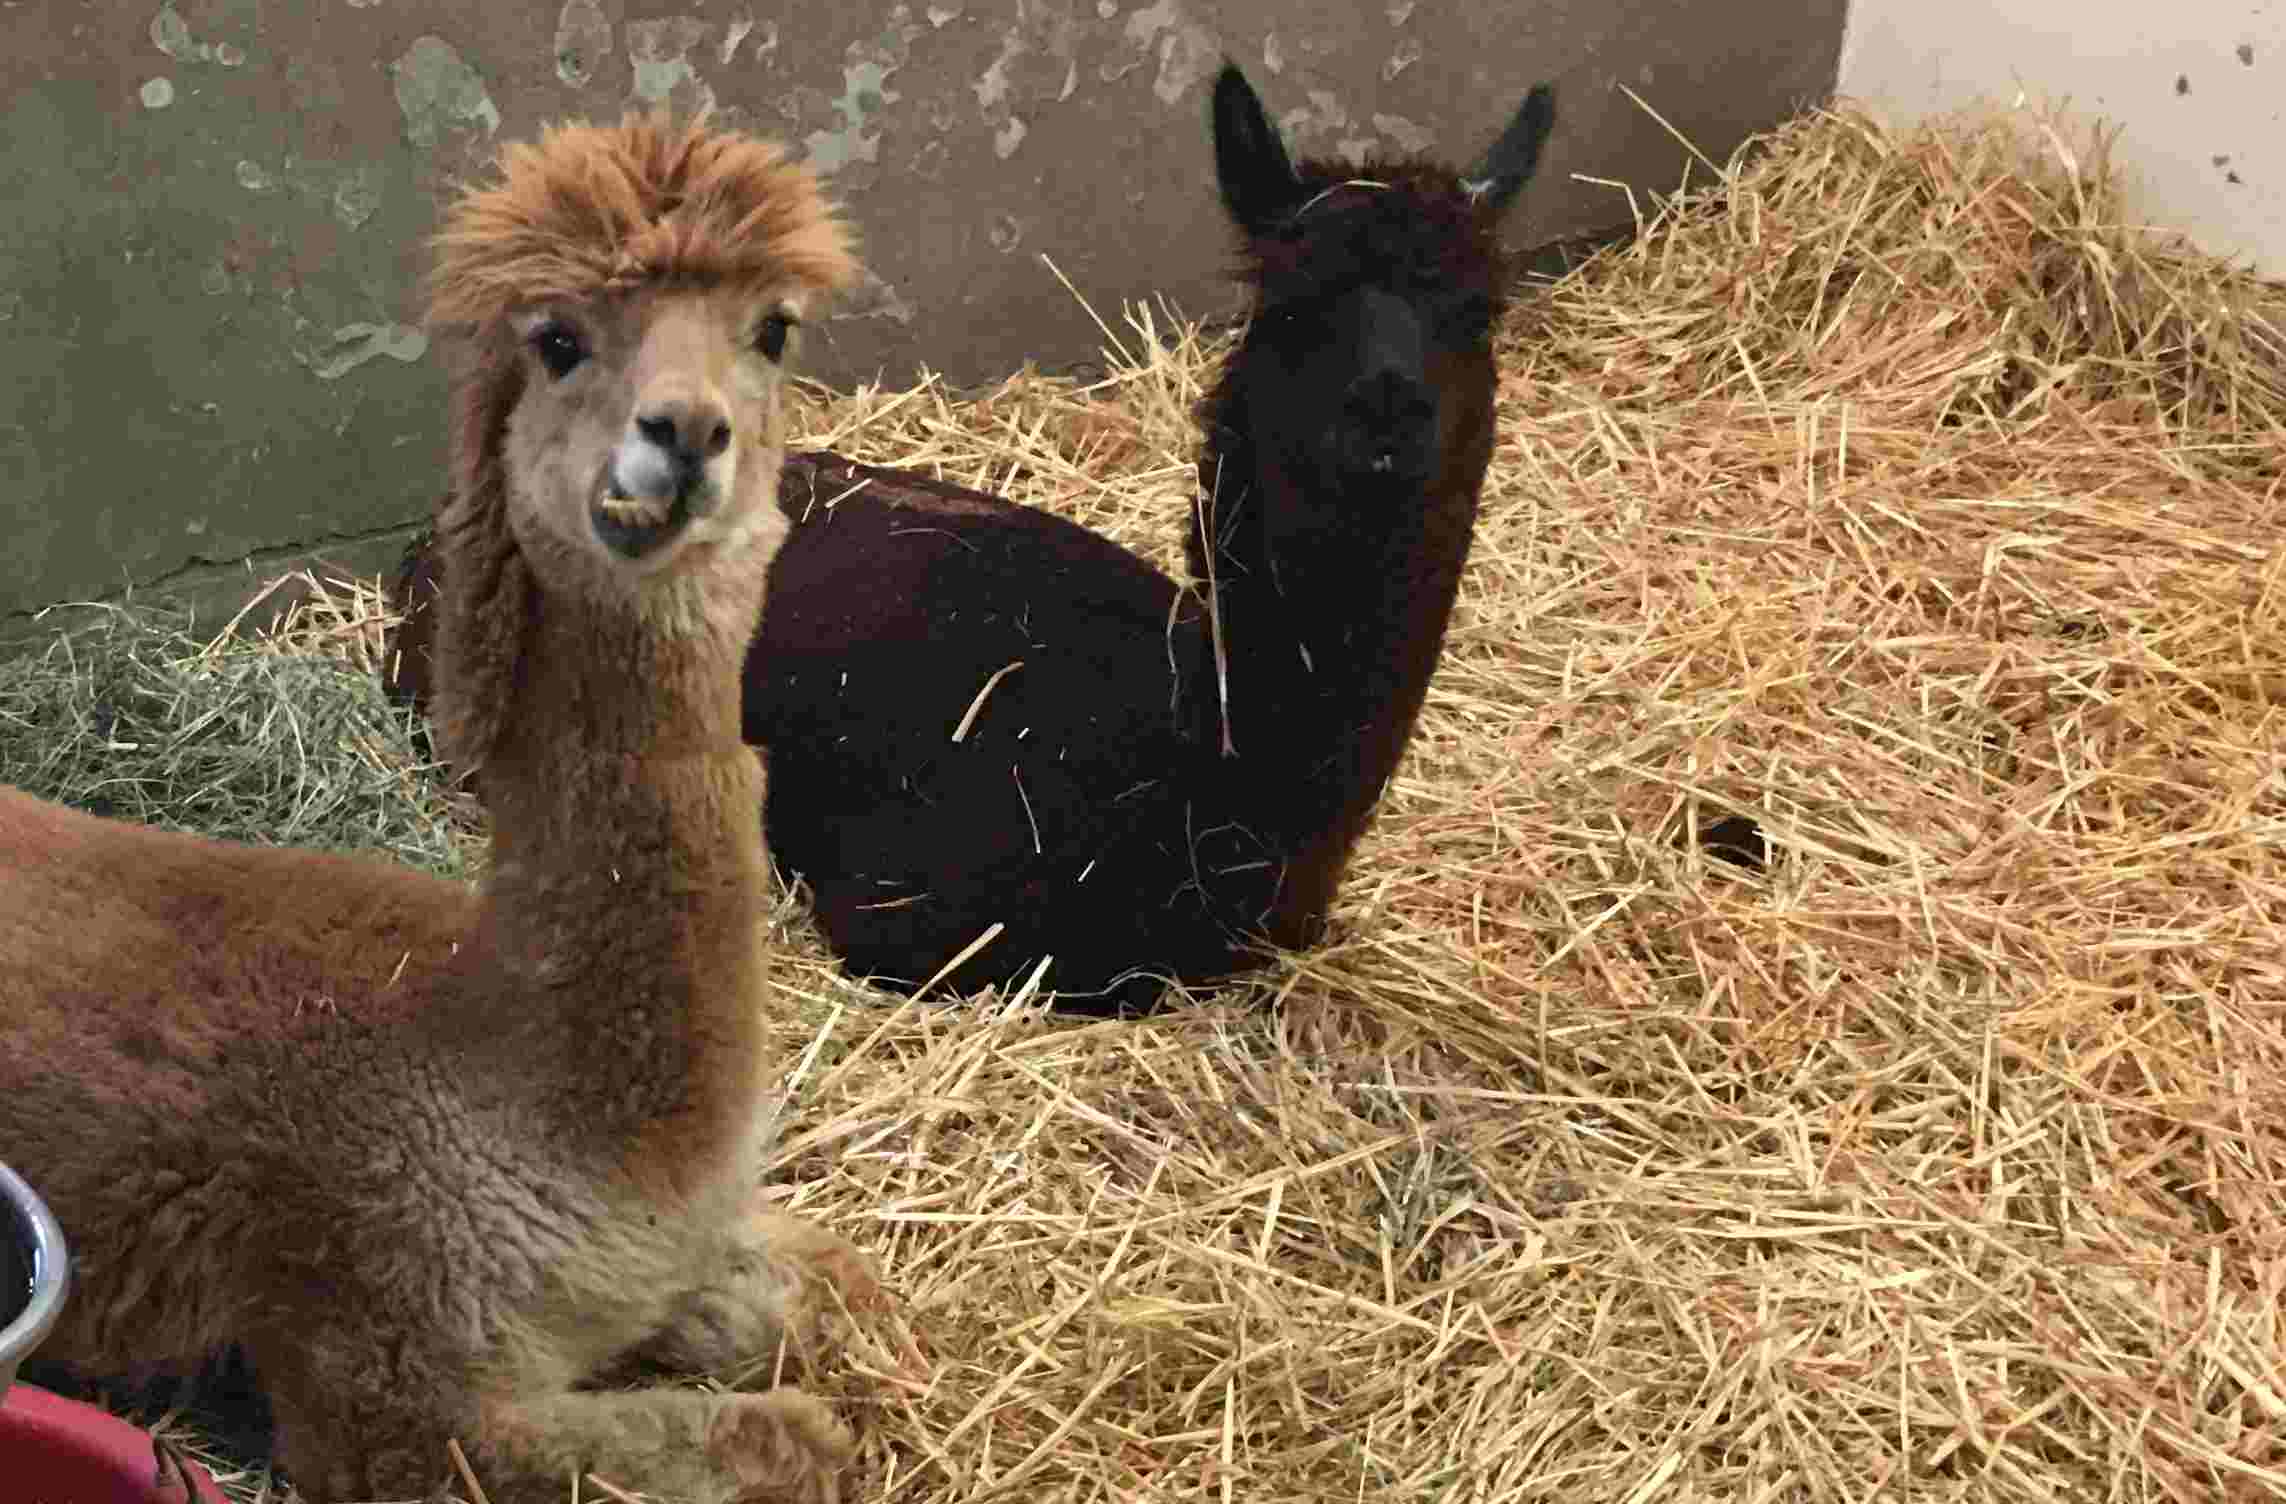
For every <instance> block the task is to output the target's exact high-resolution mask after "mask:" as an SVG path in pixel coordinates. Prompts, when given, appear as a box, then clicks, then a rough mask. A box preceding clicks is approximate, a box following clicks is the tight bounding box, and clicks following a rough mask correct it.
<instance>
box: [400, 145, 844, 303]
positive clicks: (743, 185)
mask: <svg viewBox="0 0 2286 1504" xmlns="http://www.w3.org/2000/svg"><path fill="white" fill-rule="evenodd" d="M852 238H853V237H852V236H851V234H850V231H849V229H848V227H847V226H846V225H845V224H844V223H843V222H842V221H841V219H840V218H839V217H838V216H837V215H836V214H835V212H834V209H833V206H832V205H831V204H829V203H828V202H827V201H826V198H825V195H824V194H823V193H822V192H821V191H820V189H819V187H818V182H817V179H816V177H815V176H813V175H812V174H811V172H810V171H809V169H807V168H805V167H803V166H801V165H800V164H798V163H796V162H792V161H789V160H788V159H787V156H786V152H785V149H784V148H783V147H781V146H779V145H778V144H777V143H775V142H772V141H765V140H762V139H759V138H757V137H754V136H749V135H744V134H741V133H738V132H732V131H722V130H715V129H710V128H709V127H707V126H705V125H703V124H700V123H695V122H694V123H691V124H688V125H684V126H680V127H677V126H674V125H672V124H671V123H669V121H668V120H667V119H666V118H665V117H664V116H662V115H638V114H634V113H630V114H629V115H627V116H626V117H625V118H624V119H623V120H621V121H620V123H619V124H618V125H616V126H606V125H588V124H565V125H557V126H551V127H549V128H548V129H547V130H546V131H545V132H543V133H542V135H541V137H540V139H539V140H538V141H537V142H536V143H518V144H515V145H512V146H509V147H507V148H505V149H504V150H503V151H502V152H501V153H500V158H499V167H498V172H497V175H496V176H495V177H494V179H493V180H492V181H491V182H489V183H487V184H483V185H480V186H476V187H472V188H470V189H469V190H468V191H467V192H466V193H464V194H463V195H462V196H461V199H460V201H459V202H458V203H456V204H455V205H453V207H452V209H451V210H450V211H449V212H448V213H447V214H446V216H445V220H444V227H443V228H442V229H441V230H440V231H439V232H438V233H437V236H436V238H435V240H434V241H433V242H432V244H433V246H434V249H435V252H436V258H437V259H436V268H435V271H434V272H433V273H432V274H431V277H430V279H429V289H428V290H429V309H428V317H429V322H430V324H431V325H432V326H435V327H438V328H440V329H453V328H460V329H473V328H478V327H482V326H485V325H488V324H491V323H493V322H494V321H496V320H498V319H500V318H503V317H505V316H506V315H507V314H508V313H510V312H511V311H512V310H514V309H517V308H521V307H528V306H531V305H533V304H537V303H544V302H550V301H576V300H580V299H585V298H592V297H594V296H596V295H598V294H603V293H612V292H619V291H624V290H626V289H629V288H633V287H636V286H639V285H643V284H667V285H682V286H740V285H745V286H751V287H754V288H755V289H756V290H757V291H760V289H761V288H763V287H765V286H768V285H773V284H777V285H782V284H783V283H784V282H786V281H787V280H788V279H792V280H794V281H797V282H802V283H806V284H808V285H809V286H811V287H813V288H815V289H816V290H817V291H819V292H821V293H831V292H835V291H838V290H840V289H842V288H844V287H847V286H849V285H850V284H851V283H852V282H854V281H855V280H856V279H857V276H858V263H857V258H856V254H855V250H854V247H853V245H852Z"/></svg>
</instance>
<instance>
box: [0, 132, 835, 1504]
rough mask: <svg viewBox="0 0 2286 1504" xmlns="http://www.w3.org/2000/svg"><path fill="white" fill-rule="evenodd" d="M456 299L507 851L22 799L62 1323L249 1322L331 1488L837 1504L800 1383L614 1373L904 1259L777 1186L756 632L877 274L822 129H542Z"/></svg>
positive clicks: (447, 687) (448, 666) (12, 1155)
mask: <svg viewBox="0 0 2286 1504" xmlns="http://www.w3.org/2000/svg"><path fill="white" fill-rule="evenodd" d="M439 244H440V260H439V268H438V276H437V282H436V291H435V302H434V305H433V307H432V319H433V321H434V322H435V323H436V324H437V325H438V326H439V327H440V329H441V330H443V331H445V332H446V333H448V334H450V335H452V336H454V337H455V338H456V344H457V353H458V354H459V355H460V357H461V358H462V360H463V361H464V364H463V366H462V368H461V370H460V371H459V373H458V376H457V379H456V386H455V398H454V420H455V431H454V434H453V445H454V490H453V497H452V500H451V502H450V504H449V505H448V507H447V508H446V511H445V514H444V517H443V524H442V532H441V538H442V544H443V547H444V548H445V550H446V552H447V555H448V557H450V558H451V560H452V563H453V575H454V585H453V588H452V590H451V592H450V593H449V594H448V595H447V596H446V597H445V598H444V599H443V600H442V601H441V603H440V604H441V607H442V621H441V626H442V630H443V634H444V646H445V651H444V653H443V654H442V661H441V663H440V665H439V667H440V669H441V670H442V672H441V673H440V675H439V684H438V694H439V702H440V704H439V709H440V727H441V729H442V732H443V734H444V736H445V738H446V740H447V742H448V744H449V745H450V747H451V749H452V752H453V755H454V756H455V757H456V758H457V759H459V760H461V761H463V762H465V763H467V764H468V765H472V766H476V765H481V766H482V767H483V768H484V769H485V786H486V790H487V793H488V795H489V797H490V800H491V806H492V818H493V856H492V861H491V864H490V870H489V872H488V875H487V877H486V879H485V881H484V883H483V885H482V886H481V887H480V888H479V889H477V890H476V891H475V892H473V893H471V892H470V891H469V890H467V889H465V888H463V887H461V886H460V885H457V884H453V883H449V882H445V881H442V880H439V879H435V878H431V877H427V876H424V875H421V874H418V873H414V872H411V871H407V870H404V869H401V868H398V867H395V866H392V865H390V864H387V863H384V862H380V861H376V860H370V859H362V858H354V857H342V856H331V855H323V854H317V853H309V852H298V851H284V850H273V849H260V848H251V847H241V846H232V845H226V844H222V843H218V842H213V841H207V840H203V839H199V838H196V837H190V836H183V835H177V834H169V833H163V832H158V831H153V830H149V829H145V828H142V827H137V826H131V825H126V824H121V823H116V822H111V821H105V820H100V819H96V818H94V817H92V816H87V815H82V814H78V813H75V812H71V811H67V810H63V809H60V808H58V807H56V806H53V805H50V804H46V803H43V802H40V801H37V800H33V799H31V798H29V797H27V796H24V795H22V794H19V793H14V792H5V791H0V854H4V856H5V860H4V861H0V1030H4V1034H0V1039H4V1048H0V1156H4V1157H5V1158H6V1159H7V1160H8V1161H9V1162H10V1163H11V1164H13V1165H14V1166H15V1167H16V1168H18V1169H19V1170H21V1171H22V1172H23V1173H24V1174H25V1175H26V1177H27V1178H28V1179H30V1180H31V1182H32V1183H33V1184H34V1185H35V1186H36V1187H37V1188H38V1189H39V1190H40V1191H41V1192H42V1194H43V1195H44V1196H45V1197H46V1198H47V1199H48V1201H49V1202H50V1204H51V1205H52V1206H53V1207H54V1208H55V1210H56V1213H57V1215H58V1217H59V1218H60V1220H61V1221H62V1223H63V1225H64V1229H65V1232H66V1235H67V1237H68V1238H69V1239H70V1240H71V1243H72V1247H73V1251H74V1255H75V1267H74V1277H75V1291H74V1295H73V1298H72V1301H71V1304H70V1306H69V1308H68V1310H67V1312H66V1316H65V1321H64V1324H63V1325H62V1327H61V1328H60V1329H59V1330H58V1332H57V1333H56V1336H55V1338H54V1339H53V1341H52V1343H51V1345H50V1347H49V1348H48V1349H47V1350H46V1353H45V1355H46V1356H51V1357H53V1358H56V1359H59V1360H62V1361H65V1362H69V1363H71V1364H73V1365H75V1366H77V1367H80V1368H83V1369H89V1370H95V1371H115V1370H118V1369H122V1368H127V1367H131V1366H141V1365H150V1364H159V1363H167V1362H170V1361H172V1362H182V1361H186V1360H193V1359H195V1358H197V1357H198V1356H200V1355H201V1354H204V1353H207V1352H210V1351H212V1350H214V1349H215V1348H217V1347H220V1346H222V1345H223V1344H226V1343H229V1342H233V1341H235V1342H238V1343H240V1344H242V1345H243V1347H244V1349H245V1350H246V1352H247V1354H248V1356H249V1357H250V1359H251V1361H252V1363H253V1366H254V1368H255V1370H256V1372H257V1374H258V1376H259V1377H260V1379H261V1382H262V1384H263V1387H264V1388H265V1390H266V1391H268V1393H269V1394H270V1396H271V1399H272V1403H273V1406H274V1408H275V1410H276V1414H277V1419H278V1454H279V1460H280V1462H281V1463H282V1464H283V1465H284V1467H285V1468H286V1470H287V1471H288V1472H289V1474H290V1475H291V1476H292V1478H293V1480H294V1482H295V1483H296V1484H297V1485H298V1486H299V1488H300V1490H301V1492H302V1494H303V1496H304V1497H305V1498H306V1499H308V1500H310V1501H311V1504H326V1501H334V1500H363V1499H375V1498H405V1497H429V1496H432V1495H434V1494H435V1493H437V1492H438V1491H440V1490H442V1489H443V1488H444V1487H445V1486H446V1485H447V1483H448V1482H449V1481H450V1480H451V1472H450V1465H449V1462H448V1453H447V1450H446V1444H447V1442H448V1441H451V1440H458V1441H459V1442H460V1443H461V1445H462V1446H463V1447H464V1448H465V1449H466V1450H467V1452H468V1455H469V1457H470V1459H471V1461H472V1462H473V1464H474V1467H475V1470H476V1473H477V1475H478V1477H479V1479H480V1480H481V1481H482V1483H483V1485H484V1487H485V1489H486V1491H487V1493H488V1494H489V1496H490V1498H491V1499H492V1500H493V1501H494V1504H520V1501H541V1500H545V1501H549V1504H554V1501H558V1500H560V1499H562V1498H563V1497H564V1496H565V1490H566V1488H567V1486H568V1485H569V1482H570V1480H571V1479H572V1477H573V1476H574V1475H575V1474H577V1473H586V1472H592V1473H595V1474H596V1475H598V1476H600V1477H603V1478H605V1479H607V1480H608V1481H610V1482H612V1483H614V1484H617V1485H619V1486H620V1487H622V1488H627V1489H636V1490H641V1491H644V1492H645V1493H647V1494H651V1495H655V1496H657V1497H659V1498H661V1499H668V1500H692V1501H727V1500H731V1499H734V1498H735V1499H781V1498H782V1499H820V1498H829V1497H832V1496H833V1492H834V1488H835V1485H834V1483H833V1481H832V1480H833V1475H834V1473H835V1472H836V1470H837V1469H838V1467H839V1466H840V1464H841V1463H842V1462H843V1461H844V1460H845V1459H846V1457H847V1455H848V1452H849V1447H850V1440H849V1436H848V1433H847V1431H846V1430H845V1429H844V1428H843V1427H842V1425H841V1423H840V1422H839V1421H838V1420H836V1419H835V1418H834V1417H833V1415H832V1414H831V1412H830V1411H829V1410H827V1409H826V1407H824V1406H823V1405H822V1404H821V1403H820V1402H818V1401H816V1400H815V1399H812V1398H811V1397H809V1396H807V1395H804V1394H801V1393H800V1392H798V1391H794V1390H786V1389H781V1390H773V1391H770V1392H766V1393H761V1394H737V1395H719V1394H707V1393H702V1392H699V1391H697V1390H695V1389H688V1388H685V1389H670V1388H654V1389H648V1390H639V1391H635V1392H629V1393H607V1392H595V1391H582V1390H580V1389H578V1388H577V1387H576V1386H578V1385H580V1384H581V1383H582V1382H583V1381H586V1380H589V1379H592V1378H593V1377H595V1376H596V1375H597V1374H599V1373H601V1372H604V1371H606V1370H617V1369H620V1368H622V1367H628V1366H643V1365H649V1366H653V1367H658V1366H664V1367H669V1368H679V1369H683V1370H686V1371H699V1370H710V1369H713V1368H716V1367H721V1366H728V1365H731V1364H735V1363H740V1362H744V1361H755V1362H761V1363H765V1364H766V1363H767V1362H768V1361H769V1359H770V1356H771V1354H772V1353H773V1351H774V1350H775V1349H776V1346H777V1344H778V1343H780V1342H781V1341H795V1342H800V1341H804V1340H808V1339H810V1338H811V1337H813V1336H814V1335H815V1334H816V1332H817V1330H818V1328H819V1323H820V1319H821V1318H822V1317H823V1316H824V1315H825V1314H826V1313H827V1312H828V1311H830V1310H831V1309H832V1308H833V1307H834V1305H835V1304H836V1302H837V1300H852V1301H862V1300H865V1299H868V1298H870V1297H871V1295H872V1293H873V1286H872V1283H871V1277H870V1275H869V1273H868V1272H867V1267H866V1264H865V1261H864V1259H863V1256H862V1255H860V1254H858V1253H857V1252H856V1251H855V1250H854V1249H852V1248H850V1247H849V1246H848V1245H847V1244H845V1243H843V1242H842V1241H841V1240H840V1239H839V1238H837V1237H835V1236H833V1235H831V1234H829V1233H826V1232H824V1231H822V1230H819V1229H813V1228H809V1227H807V1226H805V1225H803V1224H800V1223H798V1222H794V1221H792V1220H791V1219H787V1218H784V1217H779V1216H772V1215H768V1214H763V1213H760V1212H758V1211H757V1210H756V1208H755V1202H754V1196H755V1190H756V1175H757V1172H758V1169H759V1156H760V1154H761V1152H762V1150H763V1148H764V1147H765V1144H766V1140H767V1132H768V1124H769V1118H770V1114H769V1107H770V1102H769V1098H768V1092H767V1088H768V1086H769V1080H768V1072H769V1069H770V1062H769V1061H768V1060H767V1059H766V1058H765V1054H764V1039H763V1031H762V1009H763V1008H764V1007H765V1006H766V1005H767V1001H768V986H769V981H768V976H767V974H766V970H765V965H764V957H763V955H762V953H761V950H760V948H759V942H758V939H757V936H758V934H759V926H758V921H759V919H760V916H761V906H762V904H763V902H764V900H765V886H764V884H765V876H766V868H765V864H764V859H763V855H762V849H761V844H760V839H759V832H758V831H757V829H756V823H755V820H754V814H753V812H754V807H755V804H756V801H758V800H759V799H760V798H761V797H762V791H763V781H762V777H761V770H760V767H759V765H758V763H757V762H756V759H755V757H754V754H753V753H752V752H751V751H750V750H749V749H748V748H746V747H745V746H744V745H743V743H742V741H741V739H740V737H739V723H738V713H739V673H740V668H741V664H742V661H743V659H744V657H745V652H746V647H747V638H748V624H749V623H750V622H751V621H752V620H753V619H754V616H755V614H756V613H757V612H758V611H759V610H760V608H761V581H762V579H763V578H764V575H765V572H766V569H767V565H768V562H769V558H770V555H771V554H772V553H773V552H774V551H775V549H776V548H777V546H778V544H779V542H780V540H781V539H782V538H783V535H784V524H783V522H782V519H781V518H780V515H779V513H778V511H777V509H776V505H775V490H776V485H777V480H778V466H779V450H780V445H781V442H782V441H781V435H780V419H779V416H778V408H779V400H780V383H781V371H780V365H781V361H782V359H783V357H784V355H785V353H786V352H785V344H786V334H787V329H788V326H789V322H790V321H792V320H793V319H795V318H797V317H798V315H799V313H800V311H801V310H802V307H803V305H804V304H806V303H813V302H815V301H817V300H818V299H819V298H821V297H822V296H824V295H826V294H828V293H830V292H831V291H833V290H834V289H835V288H837V287H839V286H840V285H843V284H844V283H846V281H847V280H848V277H849V275H850V273H851V270H852V263H851V261H850V258H849V255H848V252H847V250H846V248H845V245H844V241H843V237H842V235H841V232H840V230H839V229H838V227H837V225H836V224H835V222H834V221H833V220H832V219H831V217H830V215H829V214H828V212H827V210H826V208H825V206H824V204H823V203H822V201H821V200H820V199H819V198H818V196H817V193H816V190H815V187H814V185H813V184H812V183H811V181H810V179H809V178H808V176H807V175H806V174H804V173H802V172H801V171H799V170H798V169H795V168H793V167H791V166H789V165H787V164H786V163H785V161H784V160H783V158H782V156H781V155H780V154H779V153H778V151H777V150H776V148H774V147H770V146H767V145H764V144H762V143H759V142H753V141H750V140H745V139H742V138H738V137H733V136H724V135H716V134H709V133H705V132H690V133H683V132H677V131H672V130H669V129H667V128H665V127H663V126H659V125H655V124H651V123H643V122H632V121H631V122H629V123H628V124H627V125H624V126H622V127H619V128H614V129H594V128H585V127H581V128H571V129H566V130H563V131H559V132H552V133H550V135H549V136H548V137H547V138H546V140H545V141H543V142H542V143H541V144H540V145H539V146H537V147H526V148H517V149H513V150H511V152H510V153H508V154H507V156H506V157H505V159H504V162H503V178H502V181H501V182H500V183H499V184H498V185H496V186H493V187H491V188H488V189H484V190H478V191H475V192H472V193H471V194H470V195H469V196H468V197H467V198H466V199H464V201H463V202H462V204H461V205H460V206H459V207H458V208H457V209H456V210H455V212H454V214H453V216H452V217H451V219H450V220H449V221H448V224H447V226H446V230H445V233H444V235H443V236H442V237H441V239H440V243H439Z"/></svg>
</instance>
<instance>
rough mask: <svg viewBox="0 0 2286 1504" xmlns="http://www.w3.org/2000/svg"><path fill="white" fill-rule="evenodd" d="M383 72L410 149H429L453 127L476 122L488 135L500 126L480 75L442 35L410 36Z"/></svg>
mask: <svg viewBox="0 0 2286 1504" xmlns="http://www.w3.org/2000/svg"><path fill="white" fill-rule="evenodd" d="M389 72H390V75H391V79H392V81H393V83H394V84H395V86H396V93H397V108H398V109H399V110H400V111H402V112H403V113H404V116H405V137H406V139H407V140H409V141H411V142H412V143H413V145H414V147H415V148H416V149H418V150H420V151H433V150H435V149H436V145H437V143H438V142H439V141H441V140H443V139H444V135H445V133H446V132H447V131H449V130H452V129H454V128H456V127H468V126H478V125H481V126H483V127H484V133H485V134H486V135H488V136H489V135H491V134H492V133H493V132H495V131H497V130H499V129H500V111H499V109H498V108H497V107H496V106H494V104H493V103H492V96H491V95H490V94H489V93H487V92H486V91H485V87H484V80H483V79H482V78H481V77H479V76H478V74H477V71H476V70H475V69H474V68H472V67H470V66H469V64H468V60H467V59H466V58H464V57H462V56H461V55H460V49H458V48H457V47H455V46H453V44H452V43H450V42H448V41H446V40H445V39H444V38H443V37H438V36H424V37H416V38H415V39H414V41H413V45H412V46H410V47H408V48H406V49H405V55H404V56H403V57H401V58H399V59H397V61H396V62H394V63H392V64H390V67H389Z"/></svg>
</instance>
